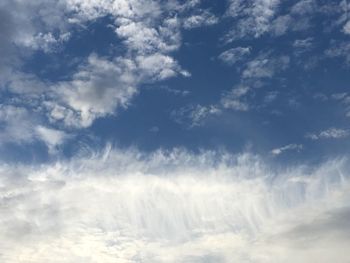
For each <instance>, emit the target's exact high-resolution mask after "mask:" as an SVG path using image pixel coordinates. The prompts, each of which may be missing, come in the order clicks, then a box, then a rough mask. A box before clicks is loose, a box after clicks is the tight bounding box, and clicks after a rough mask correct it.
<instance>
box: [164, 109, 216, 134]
mask: <svg viewBox="0 0 350 263" xmlns="http://www.w3.org/2000/svg"><path fill="white" fill-rule="evenodd" d="M220 114H221V109H220V108H219V107H218V106H216V105H207V106H202V105H199V104H198V105H190V106H186V107H182V108H180V109H177V110H173V111H172V112H171V117H172V118H173V119H174V120H175V121H176V122H177V123H180V124H186V125H188V127H189V128H193V127H197V126H202V125H203V124H204V123H205V121H206V120H208V118H210V117H212V116H217V115H220Z"/></svg>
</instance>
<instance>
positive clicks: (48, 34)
mask: <svg viewBox="0 0 350 263" xmlns="http://www.w3.org/2000/svg"><path fill="white" fill-rule="evenodd" d="M196 4H198V3H196V2H195V1H192V4H191V5H190V6H193V5H196ZM188 7H189V6H188V5H180V4H179V3H177V2H174V3H173V4H171V3H160V2H158V1H151V0H132V1H127V0H121V1H114V0H93V1H82V0H62V1H56V2H55V3H51V2H50V3H49V2H48V1H45V0H40V1H35V3H34V2H33V3H29V2H26V1H19V0H18V1H15V2H13V1H7V0H6V1H4V2H2V3H1V4H0V13H1V14H2V16H1V19H2V20H4V21H3V23H1V25H3V24H5V25H7V26H6V27H0V39H1V40H4V41H1V44H0V55H3V56H2V58H0V59H1V61H0V67H3V68H2V69H3V70H2V72H3V74H2V76H1V78H0V85H1V86H2V88H4V89H9V90H10V91H11V92H13V93H15V94H16V100H18V101H19V102H20V103H21V104H23V105H25V106H27V107H29V108H30V107H33V104H35V107H36V109H37V111H36V113H37V115H38V116H36V117H37V118H42V117H43V116H47V117H48V120H49V122H50V123H52V124H55V122H58V123H60V124H64V125H65V126H67V127H69V128H72V127H75V128H82V127H88V126H90V125H91V124H92V123H93V122H94V120H95V119H96V118H99V117H104V116H107V115H111V114H116V113H118V112H119V110H121V109H125V108H127V106H128V105H129V104H130V101H131V99H132V98H133V97H134V96H135V94H137V93H138V90H139V87H140V85H141V84H142V83H145V82H152V81H158V80H163V79H166V78H169V77H174V76H176V75H178V74H180V75H183V76H189V75H190V74H189V73H188V72H187V71H185V70H183V69H182V68H181V67H180V65H179V64H178V62H177V61H176V60H175V59H174V58H173V57H172V55H171V52H172V51H174V50H176V49H178V48H179V47H180V45H181V36H180V26H181V22H180V20H179V19H178V18H177V15H175V13H176V12H180V11H181V9H184V10H185V9H186V8H188ZM38 10H40V12H39V13H38V14H35V12H37V11H38ZM179 10H180V11H179ZM34 14H35V15H34ZM105 16H109V17H110V18H111V20H112V21H113V22H112V25H110V26H111V27H112V29H113V30H114V31H115V33H116V35H117V36H118V37H119V38H120V39H121V40H122V43H123V44H124V46H125V48H126V49H125V53H124V54H120V55H118V56H117V57H114V58H106V57H99V56H98V55H96V54H91V55H89V56H88V57H87V58H81V61H82V64H81V65H80V66H79V67H78V68H77V69H76V70H75V71H73V73H72V75H71V76H65V78H64V79H65V81H60V82H56V83H50V82H48V81H43V80H40V79H39V78H38V77H36V76H35V75H33V74H27V73H23V72H21V70H20V65H21V59H20V58H22V57H23V55H26V56H25V57H27V56H29V55H30V54H31V53H32V52H33V51H35V50H42V51H44V52H54V51H55V50H56V49H58V48H59V47H62V46H63V44H64V42H65V41H68V40H69V37H70V31H71V30H72V29H73V28H74V27H77V26H80V28H84V26H85V24H86V23H87V22H89V23H91V22H94V21H95V20H97V19H98V18H101V17H105ZM80 30H83V29H80ZM18 50H19V51H20V53H19V52H18ZM16 52H17V53H16ZM22 52H23V53H24V54H22ZM15 58H17V59H18V63H12V61H16V60H15ZM28 102H30V104H28Z"/></svg>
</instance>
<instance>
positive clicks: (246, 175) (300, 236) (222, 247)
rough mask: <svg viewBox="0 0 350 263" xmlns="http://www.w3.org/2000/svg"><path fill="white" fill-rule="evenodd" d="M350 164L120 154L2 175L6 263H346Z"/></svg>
mask: <svg viewBox="0 0 350 263" xmlns="http://www.w3.org/2000/svg"><path fill="white" fill-rule="evenodd" d="M347 181H348V162H347V160H345V159H344V160H333V161H329V162H326V163H324V164H323V165H321V166H319V167H313V168H312V167H290V168H288V169H277V168H273V167H272V166H271V165H267V164H266V163H264V162H263V161H262V159H261V158H259V157H256V156H252V155H249V154H242V155H238V156H232V155H230V154H227V153H224V152H221V153H218V152H202V153H200V154H191V153H189V152H186V151H183V150H173V151H170V152H163V151H156V152H153V153H150V154H147V155H146V154H144V153H141V152H139V151H138V150H124V151H121V150H118V149H114V150H111V149H110V148H108V149H107V150H106V151H104V152H102V153H99V154H93V155H92V156H90V157H81V158H76V159H73V160H70V161H61V162H57V163H55V164H48V165H43V166H25V165H19V166H18V165H16V166H14V165H9V164H8V165H1V166H0V211H1V215H2V216H1V218H0V222H1V224H0V239H1V243H0V259H1V261H2V262H5V263H12V262H35V263H41V262H48V261H49V262H81V261H84V262H104V263H105V262H259V263H260V262H310V261H312V262H330V261H337V262H349V261H348V257H347V256H346V254H345V253H342V251H343V249H345V248H346V247H348V246H349V245H350V239H349V223H348V222H349V215H350V208H349V206H348V204H349V198H350V196H349V185H348V182H347Z"/></svg>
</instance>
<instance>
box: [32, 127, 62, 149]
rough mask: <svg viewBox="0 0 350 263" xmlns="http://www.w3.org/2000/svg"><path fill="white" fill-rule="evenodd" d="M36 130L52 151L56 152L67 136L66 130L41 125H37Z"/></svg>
mask: <svg viewBox="0 0 350 263" xmlns="http://www.w3.org/2000/svg"><path fill="white" fill-rule="evenodd" d="M35 130H36V133H37V136H38V137H39V138H40V139H41V140H42V141H43V142H45V144H46V145H47V147H48V149H49V152H50V153H54V152H55V151H56V150H57V147H58V146H59V145H61V144H62V143H63V142H64V140H65V139H66V138H67V134H66V133H65V132H63V131H60V130H55V129H51V128H47V127H44V126H41V125H39V126H37V127H36V129H35Z"/></svg>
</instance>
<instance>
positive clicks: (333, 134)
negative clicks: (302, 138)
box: [306, 128, 350, 140]
mask: <svg viewBox="0 0 350 263" xmlns="http://www.w3.org/2000/svg"><path fill="white" fill-rule="evenodd" d="M349 135H350V131H349V130H344V129H337V128H329V129H327V130H324V131H321V132H319V133H317V134H316V133H308V134H307V135H306V138H309V139H312V140H319V139H343V138H346V137H348V136H349Z"/></svg>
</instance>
